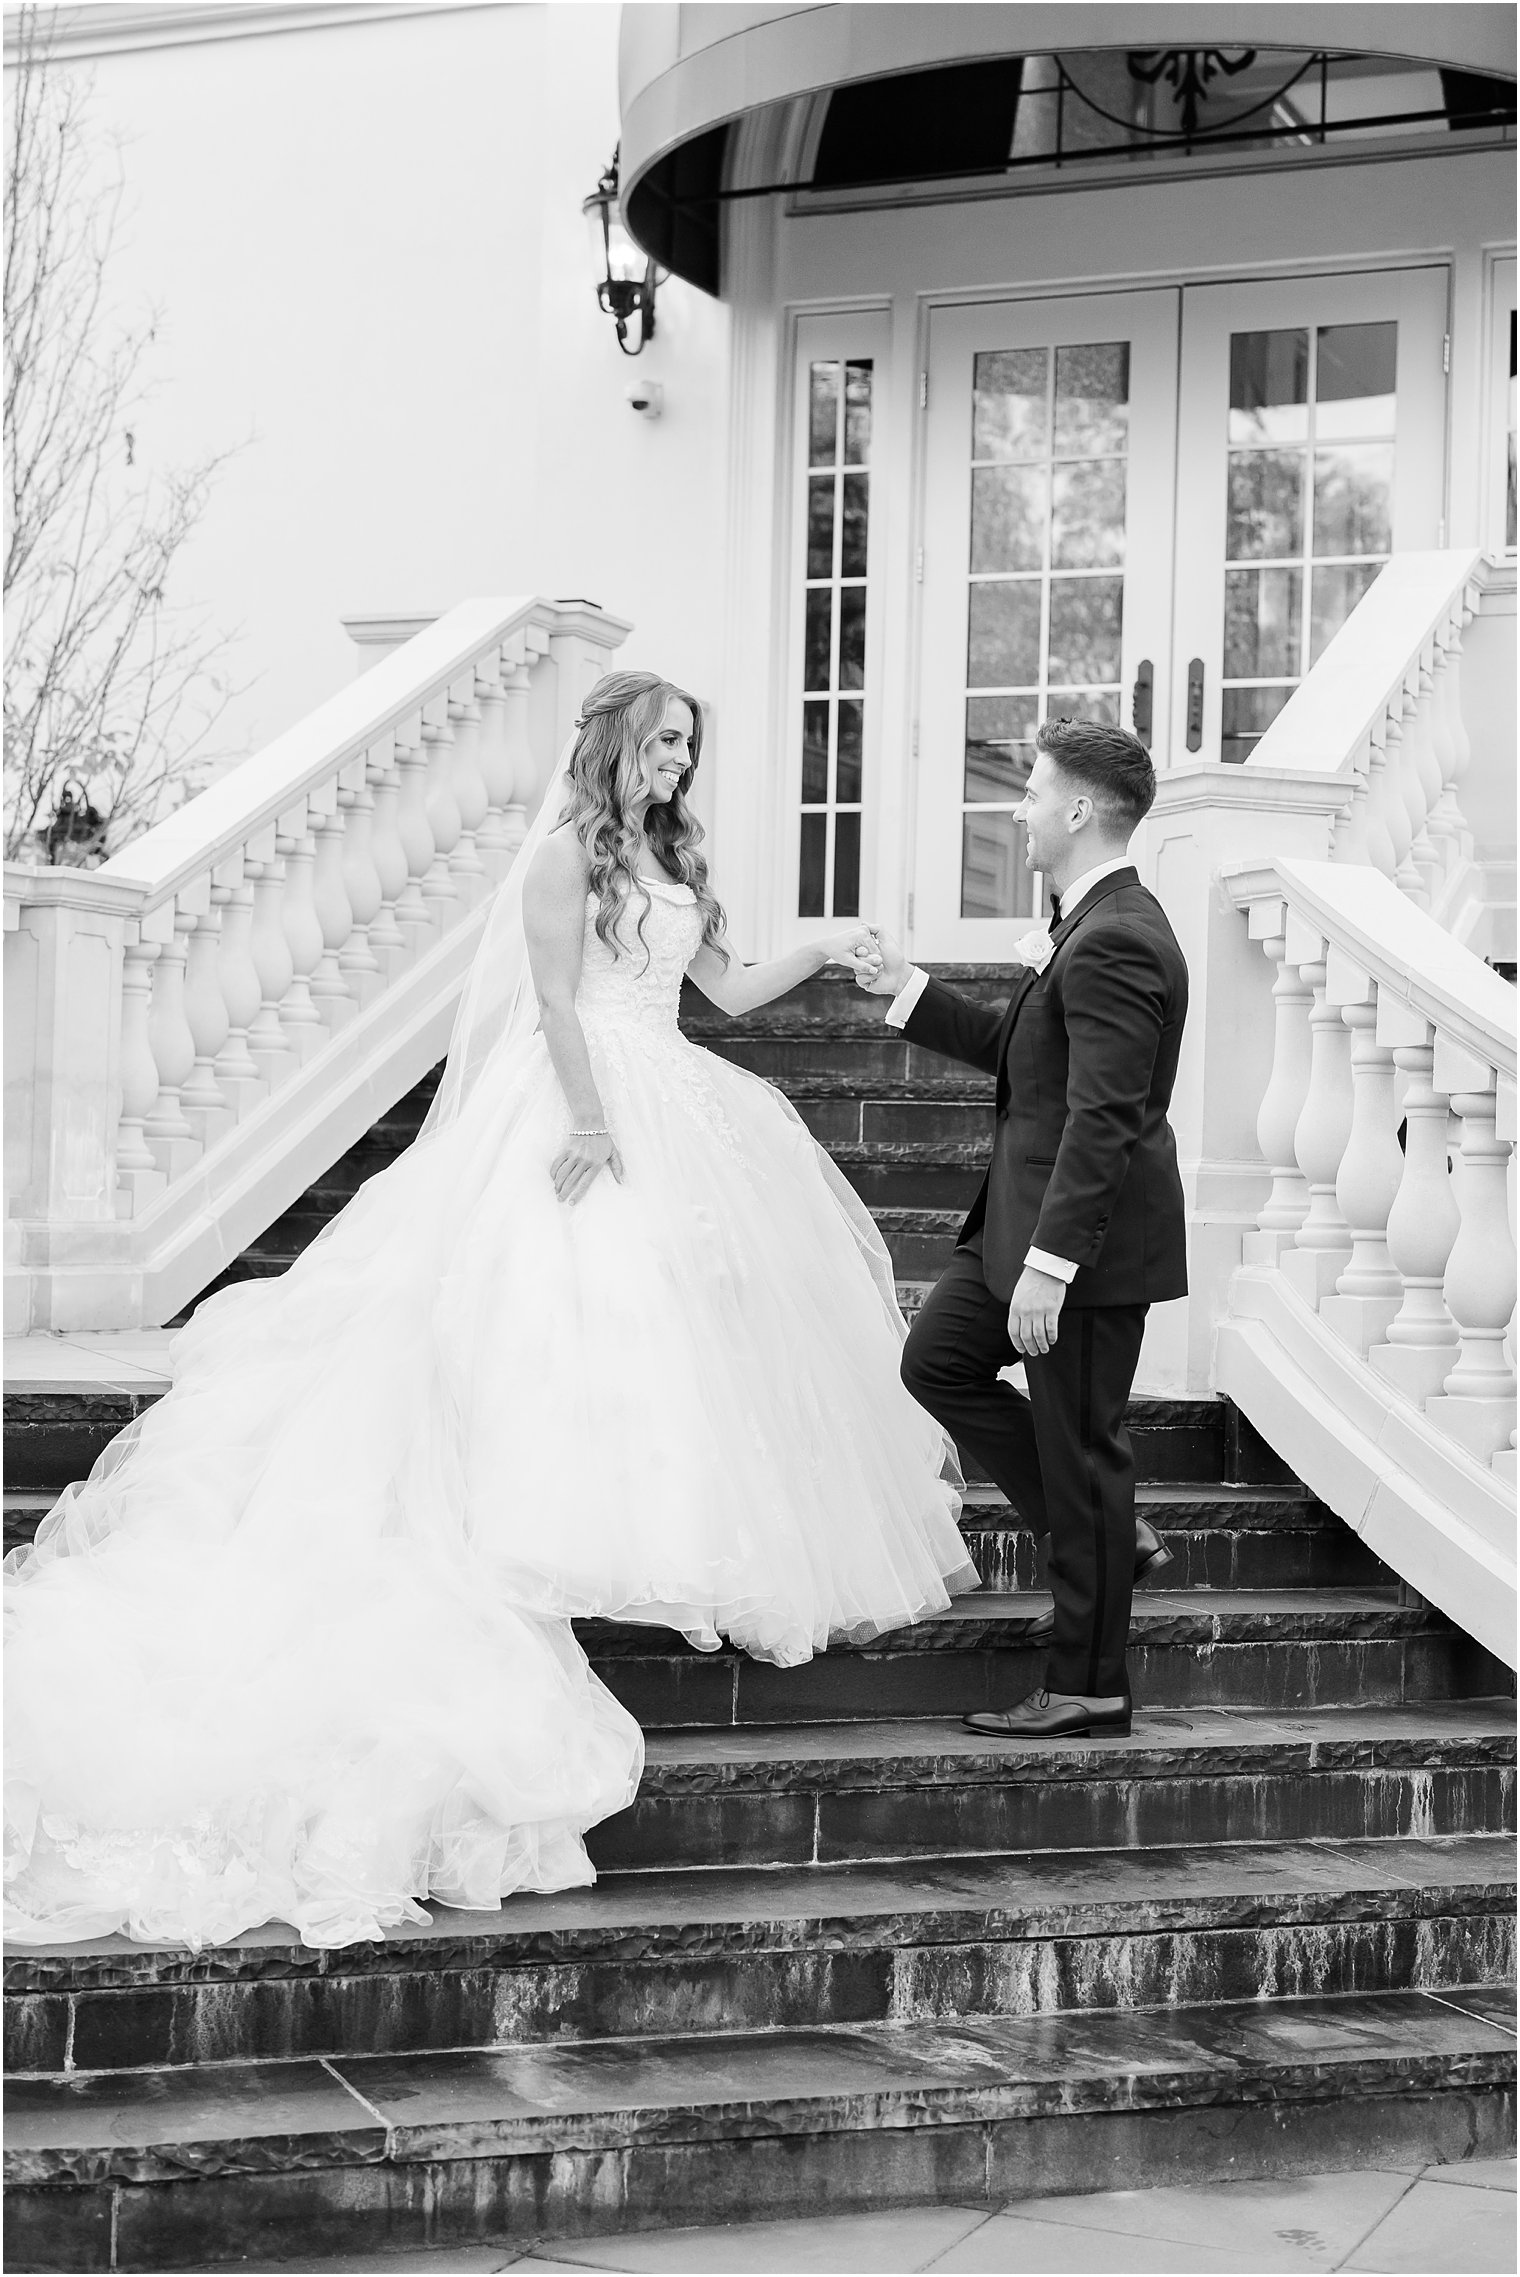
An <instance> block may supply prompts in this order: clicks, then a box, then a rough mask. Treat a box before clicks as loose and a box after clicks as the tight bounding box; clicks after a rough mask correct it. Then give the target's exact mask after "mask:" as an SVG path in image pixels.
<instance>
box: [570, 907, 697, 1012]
mask: <svg viewBox="0 0 1520 2277" xmlns="http://www.w3.org/2000/svg"><path fill="white" fill-rule="evenodd" d="M645 882H646V883H647V885H648V888H649V907H648V910H647V912H646V911H645V910H644V909H643V907H642V905H641V903H640V901H639V899H638V898H637V897H636V896H633V895H630V897H629V900H628V903H627V905H626V906H625V908H624V910H623V913H622V916H621V918H620V919H619V921H618V928H617V932H616V935H615V939H616V941H617V942H618V943H619V944H620V945H619V946H618V948H617V949H616V950H614V949H613V948H612V947H610V946H609V945H608V944H607V943H606V942H604V941H603V940H601V939H600V938H599V936H598V934H597V930H596V913H597V908H598V906H599V905H598V901H597V897H596V895H595V894H592V893H588V894H587V896H586V942H585V948H584V951H583V952H582V960H581V985H580V993H579V995H578V997H577V998H576V1010H577V1011H578V1012H579V1014H580V1016H581V1021H582V1024H583V1026H587V1027H595V1028H603V1027H613V1028H618V1029H623V1030H627V1029H628V1028H630V1027H635V1026H637V1027H640V1028H644V1029H656V1030H659V1031H660V1032H661V1033H664V1034H670V1035H674V1034H676V1033H678V1030H677V1028H676V1011H677V1007H678V1006H679V1004H680V1001H681V977H682V975H683V974H684V972H685V970H686V967H687V966H688V965H689V964H690V962H691V960H692V958H693V957H694V956H695V955H696V953H697V949H698V947H699V945H700V943H701V939H702V917H701V912H700V911H699V910H698V908H697V897H696V895H695V894H694V893H693V892H692V890H691V887H690V886H685V885H677V884H676V882H675V880H674V879H670V880H668V881H666V880H663V879H658V878H656V879H650V880H646V881H645ZM641 917H642V919H643V939H642V942H641V941H640V938H639V926H640V919H641ZM646 952H647V953H646Z"/></svg>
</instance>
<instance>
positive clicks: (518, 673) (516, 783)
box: [502, 664, 553, 854]
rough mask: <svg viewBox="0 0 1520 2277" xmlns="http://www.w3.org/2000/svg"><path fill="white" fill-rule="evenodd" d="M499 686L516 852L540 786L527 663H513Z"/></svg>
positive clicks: (510, 827) (511, 833)
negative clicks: (504, 700) (503, 698)
mask: <svg viewBox="0 0 1520 2277" xmlns="http://www.w3.org/2000/svg"><path fill="white" fill-rule="evenodd" d="M502 687H503V688H504V690H505V691H506V697H507V708H506V740H507V756H508V758H509V760H510V761H511V767H512V792H511V796H510V798H509V800H508V802H507V837H508V839H509V840H510V842H511V847H512V851H513V853H514V854H515V853H516V852H517V849H518V847H519V846H520V845H521V844H522V842H523V840H524V838H526V836H527V835H528V824H529V821H530V819H531V813H532V808H533V805H534V802H535V800H536V799H537V796H538V789H539V784H538V766H537V763H536V761H535V760H534V757H533V739H532V737H531V736H530V735H529V733H528V711H529V705H530V699H531V694H532V690H531V684H530V678H529V669H528V666H527V665H526V664H518V665H514V666H513V668H512V670H511V671H510V672H507V673H504V674H503V675H502ZM552 764H553V762H552V761H551V765H552Z"/></svg>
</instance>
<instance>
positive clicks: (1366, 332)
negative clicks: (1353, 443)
mask: <svg viewBox="0 0 1520 2277" xmlns="http://www.w3.org/2000/svg"><path fill="white" fill-rule="evenodd" d="M1398 346H1399V328H1398V326H1397V325H1396V324H1322V325H1321V326H1320V328H1319V350H1318V359H1317V360H1318V372H1317V375H1316V381H1315V389H1314V398H1315V410H1316V417H1315V421H1314V431H1315V434H1316V435H1317V436H1318V438H1319V440H1320V441H1321V442H1322V443H1324V442H1331V441H1336V440H1339V439H1341V438H1342V437H1346V438H1352V437H1356V436H1360V435H1391V434H1392V433H1393V412H1394V400H1395V386H1396V379H1397V365H1398Z"/></svg>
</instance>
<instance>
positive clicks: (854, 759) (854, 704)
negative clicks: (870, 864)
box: [834, 697, 863, 917]
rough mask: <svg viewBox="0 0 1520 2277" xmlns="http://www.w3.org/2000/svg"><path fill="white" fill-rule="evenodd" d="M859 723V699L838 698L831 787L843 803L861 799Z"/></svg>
mask: <svg viewBox="0 0 1520 2277" xmlns="http://www.w3.org/2000/svg"><path fill="white" fill-rule="evenodd" d="M862 726H863V721H862V718H861V705H860V704H859V702H858V701H855V700H853V699H850V698H846V697H841V698H840V703H839V753H838V757H837V758H836V760H835V763H834V772H835V774H836V776H837V778H838V780H837V782H836V784H835V787H834V796H835V798H836V799H838V801H839V802H840V804H841V805H842V806H850V805H853V804H857V803H858V802H859V799H860V775H861V729H862ZM834 914H835V916H836V917H837V916H838V915H839V914H840V910H839V905H838V903H837V902H836V903H835V905H834ZM848 914H849V915H851V916H854V914H855V912H854V911H853V910H851V911H850V912H849V913H848Z"/></svg>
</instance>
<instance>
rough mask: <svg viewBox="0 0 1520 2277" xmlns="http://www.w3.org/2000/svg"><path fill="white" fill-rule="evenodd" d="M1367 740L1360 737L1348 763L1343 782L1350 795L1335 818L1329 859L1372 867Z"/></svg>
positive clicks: (1373, 863) (1390, 857) (1370, 802)
mask: <svg viewBox="0 0 1520 2277" xmlns="http://www.w3.org/2000/svg"><path fill="white" fill-rule="evenodd" d="M1369 740H1370V739H1364V740H1363V742H1362V744H1361V747H1360V749H1359V750H1358V751H1357V753H1356V756H1355V760H1354V762H1353V765H1352V769H1351V773H1350V776H1349V778H1348V781H1347V787H1348V789H1349V791H1350V794H1351V795H1350V798H1349V800H1348V802H1347V804H1346V806H1345V807H1344V808H1343V809H1342V811H1341V813H1340V814H1339V815H1338V816H1337V817H1336V821H1335V829H1334V834H1333V835H1334V844H1333V847H1332V850H1331V858H1332V860H1334V861H1337V862H1355V863H1359V864H1361V865H1363V866H1364V867H1366V868H1370V869H1376V868H1377V867H1378V866H1379V865H1378V863H1377V862H1376V861H1375V860H1374V857H1373V851H1372V828H1373V815H1372V801H1371V794H1370V791H1369V788H1368V781H1367V764H1368V741H1369ZM1388 858H1389V860H1390V861H1391V860H1392V858H1393V856H1392V848H1391V847H1390V848H1389V849H1388Z"/></svg>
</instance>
